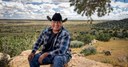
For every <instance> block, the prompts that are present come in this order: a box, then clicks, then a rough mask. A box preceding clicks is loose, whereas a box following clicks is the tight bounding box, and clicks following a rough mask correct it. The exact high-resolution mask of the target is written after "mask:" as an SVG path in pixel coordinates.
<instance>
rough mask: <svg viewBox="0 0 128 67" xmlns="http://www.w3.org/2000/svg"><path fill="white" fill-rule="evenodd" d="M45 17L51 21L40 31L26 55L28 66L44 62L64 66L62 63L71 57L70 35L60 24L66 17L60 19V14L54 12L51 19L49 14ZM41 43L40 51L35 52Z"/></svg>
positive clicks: (35, 65)
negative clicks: (49, 24) (47, 26)
mask: <svg viewBox="0 0 128 67" xmlns="http://www.w3.org/2000/svg"><path fill="white" fill-rule="evenodd" d="M47 19H48V20H49V21H51V26H50V27H49V28H47V29H45V30H44V31H42V33H41V34H40V36H39V38H38V40H37V42H36V43H35V45H34V47H33V50H32V52H31V53H30V55H29V56H28V60H29V64H30V67H39V66H40V65H45V64H52V65H53V67H64V64H66V63H68V62H69V60H70V59H71V53H70V50H69V45H70V35H69V32H68V31H67V30H66V29H65V28H64V27H63V24H62V23H63V22H65V21H67V18H66V19H64V20H62V16H61V14H60V13H55V14H54V15H53V17H52V19H51V18H50V17H49V16H47ZM41 45H42V51H41V52H40V53H37V54H35V53H36V51H37V50H38V48H39V47H40V46H41Z"/></svg>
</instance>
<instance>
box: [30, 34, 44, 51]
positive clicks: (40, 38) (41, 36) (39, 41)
mask: <svg viewBox="0 0 128 67" xmlns="http://www.w3.org/2000/svg"><path fill="white" fill-rule="evenodd" d="M43 38H44V31H42V32H41V34H40V36H39V37H38V39H37V41H36V43H35V44H34V47H33V50H32V53H35V52H36V51H37V50H38V49H39V47H40V46H41V44H43V42H44V39H43Z"/></svg>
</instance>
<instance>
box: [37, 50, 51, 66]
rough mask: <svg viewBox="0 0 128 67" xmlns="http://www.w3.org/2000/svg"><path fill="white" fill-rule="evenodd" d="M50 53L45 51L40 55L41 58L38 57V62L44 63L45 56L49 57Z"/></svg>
mask: <svg viewBox="0 0 128 67" xmlns="http://www.w3.org/2000/svg"><path fill="white" fill-rule="evenodd" d="M48 55H49V53H47V52H46V53H43V54H42V55H41V56H40V57H39V59H38V62H39V63H40V64H42V60H43V59H44V58H45V57H47V56H48Z"/></svg>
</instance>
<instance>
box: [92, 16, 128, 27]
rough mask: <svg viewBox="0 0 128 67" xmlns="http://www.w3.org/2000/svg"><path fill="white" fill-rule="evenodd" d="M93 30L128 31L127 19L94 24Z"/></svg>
mask: <svg viewBox="0 0 128 67" xmlns="http://www.w3.org/2000/svg"><path fill="white" fill-rule="evenodd" d="M93 27H94V28H107V29H128V18H126V19H122V20H112V21H105V22H103V23H97V24H94V26H93Z"/></svg>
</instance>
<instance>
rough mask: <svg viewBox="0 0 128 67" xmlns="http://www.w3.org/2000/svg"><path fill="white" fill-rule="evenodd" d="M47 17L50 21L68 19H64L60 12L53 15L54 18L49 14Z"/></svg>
mask: <svg viewBox="0 0 128 67" xmlns="http://www.w3.org/2000/svg"><path fill="white" fill-rule="evenodd" d="M47 19H48V20H49V21H52V20H53V21H62V22H66V21H67V20H68V19H67V18H65V19H64V20H62V16H61V14H60V13H55V14H54V15H53V16H52V19H51V18H50V17H49V16H47Z"/></svg>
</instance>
